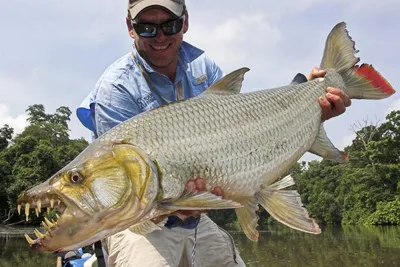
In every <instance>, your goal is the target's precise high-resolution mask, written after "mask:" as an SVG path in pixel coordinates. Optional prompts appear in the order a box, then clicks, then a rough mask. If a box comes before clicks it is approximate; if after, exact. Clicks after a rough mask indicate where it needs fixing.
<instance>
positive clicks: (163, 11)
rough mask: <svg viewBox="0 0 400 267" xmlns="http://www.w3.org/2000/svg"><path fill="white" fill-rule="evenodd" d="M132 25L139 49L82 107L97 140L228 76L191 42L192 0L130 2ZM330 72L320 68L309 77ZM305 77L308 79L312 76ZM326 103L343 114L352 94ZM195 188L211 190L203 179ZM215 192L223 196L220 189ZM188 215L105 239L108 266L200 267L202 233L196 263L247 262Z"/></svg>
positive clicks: (208, 224)
mask: <svg viewBox="0 0 400 267" xmlns="http://www.w3.org/2000/svg"><path fill="white" fill-rule="evenodd" d="M126 24H127V26H128V31H129V35H130V36H131V37H132V38H133V40H134V44H133V46H132V51H131V52H130V53H129V54H127V55H125V56H123V57H122V58H120V59H119V60H117V61H116V62H115V63H114V64H112V65H111V66H110V67H109V68H108V69H107V70H106V71H105V73H104V74H103V75H102V77H101V78H100V80H99V81H98V83H97V84H96V87H95V89H94V90H93V91H92V92H91V93H90V94H89V96H88V97H87V98H86V99H85V101H84V103H83V104H82V107H80V108H78V110H77V115H78V117H79V119H80V120H81V122H82V123H83V124H84V125H85V126H86V127H87V128H89V129H90V130H91V131H92V132H93V135H94V138H97V137H98V136H100V135H102V134H103V133H105V132H106V131H108V130H109V129H111V128H112V127H114V126H116V125H117V124H119V123H121V122H123V121H125V120H127V119H129V118H131V117H133V116H136V115H137V114H139V113H141V112H144V111H147V110H150V109H153V108H155V107H157V106H159V105H162V104H166V103H169V102H174V101H177V100H180V99H186V98H190V97H194V96H196V95H199V94H200V93H202V92H203V91H204V90H205V89H206V88H207V87H209V86H210V85H211V84H213V83H214V82H216V81H218V80H219V79H221V78H222V77H223V72H222V71H221V69H220V68H219V67H218V66H217V65H216V64H215V62H214V61H212V60H211V59H210V58H208V57H207V56H206V55H205V53H204V52H203V51H202V50H200V49H198V48H196V47H194V46H192V45H190V44H188V43H186V42H184V41H183V35H184V33H186V32H187V30H188V28H189V15H188V12H187V10H186V6H185V1H184V0H129V5H128V16H127V18H126ZM324 74H325V72H324V71H321V70H318V69H313V71H312V72H311V73H310V75H309V77H308V79H313V78H315V77H321V76H323V75H324ZM297 77H300V80H301V77H304V76H297ZM304 80H307V79H306V78H305V77H304ZM319 102H320V105H321V107H322V111H323V112H322V118H321V119H322V120H326V119H329V118H331V117H334V116H337V115H339V114H341V113H343V112H344V111H345V107H346V106H349V105H350V100H349V98H348V97H347V96H346V95H344V94H343V93H342V92H341V91H340V90H339V89H334V88H330V89H329V92H328V94H327V96H326V99H320V100H319ZM187 187H188V188H191V189H192V190H198V191H202V190H205V184H204V181H203V180H202V179H201V178H198V179H196V180H195V181H191V182H189V183H188V184H187ZM212 193H214V194H217V195H222V194H223V192H221V189H220V188H214V189H213V191H212ZM182 214H185V215H186V216H189V217H188V219H186V220H184V221H181V220H180V219H178V218H177V217H175V216H170V217H169V219H168V221H167V223H166V224H165V227H163V229H162V230H161V231H155V232H152V233H150V234H148V235H146V236H140V235H136V234H133V233H132V232H130V231H129V230H125V231H123V232H121V233H118V234H115V235H113V236H111V237H109V238H107V239H106V240H104V241H103V245H104V246H105V250H106V252H107V254H108V265H109V266H141V267H147V266H171V267H175V266H192V249H193V245H194V242H195V241H194V240H195V239H197V243H196V249H195V253H196V254H195V256H196V257H195V262H196V265H195V266H245V264H244V263H243V261H242V259H241V258H240V256H239V255H238V252H237V250H236V248H235V245H234V242H233V240H232V238H231V237H230V236H229V234H227V233H226V232H225V231H224V230H222V229H220V228H219V227H218V226H217V225H216V224H215V223H214V222H212V221H211V220H210V219H209V218H208V217H207V216H206V215H204V214H202V215H200V212H187V211H186V212H185V211H182ZM199 218H200V219H199ZM196 227H197V234H196V230H195V229H196Z"/></svg>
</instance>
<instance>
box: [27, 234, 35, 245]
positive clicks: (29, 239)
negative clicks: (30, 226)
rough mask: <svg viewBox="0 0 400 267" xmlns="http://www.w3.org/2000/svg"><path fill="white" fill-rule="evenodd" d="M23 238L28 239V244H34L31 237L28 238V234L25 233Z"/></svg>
mask: <svg viewBox="0 0 400 267" xmlns="http://www.w3.org/2000/svg"><path fill="white" fill-rule="evenodd" d="M25 238H26V241H28V243H29V245H31V246H32V245H33V244H35V241H33V239H32V238H30V237H29V235H28V234H25Z"/></svg>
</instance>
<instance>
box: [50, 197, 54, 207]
mask: <svg viewBox="0 0 400 267" xmlns="http://www.w3.org/2000/svg"><path fill="white" fill-rule="evenodd" d="M50 207H51V208H52V209H53V208H54V199H53V198H52V199H50Z"/></svg>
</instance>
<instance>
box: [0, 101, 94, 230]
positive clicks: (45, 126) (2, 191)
mask: <svg viewBox="0 0 400 267" xmlns="http://www.w3.org/2000/svg"><path fill="white" fill-rule="evenodd" d="M26 112H27V114H28V122H29V123H30V124H29V125H28V126H27V127H26V128H25V129H24V131H23V132H22V133H20V134H18V135H17V136H15V137H14V138H12V135H13V129H12V128H10V127H9V126H8V125H4V127H3V128H1V129H0V177H2V179H1V180H0V211H1V212H0V223H1V221H2V219H4V218H2V217H4V216H6V214H8V211H12V213H15V212H16V199H17V197H18V195H19V194H20V193H21V192H22V191H24V190H25V189H27V188H29V187H31V186H34V185H36V184H39V183H41V182H43V181H45V180H47V179H48V178H49V177H51V175H53V174H54V173H56V172H57V171H58V170H60V169H61V168H62V167H64V166H65V165H66V164H67V163H68V162H70V161H71V160H72V159H73V158H75V157H76V156H77V155H78V154H79V153H80V152H81V151H82V150H83V149H84V148H85V147H86V146H87V145H88V143H87V141H86V140H84V139H83V138H81V139H76V140H71V139H70V138H69V133H68V132H69V129H68V122H69V121H70V115H71V111H70V110H69V108H68V107H60V108H58V109H57V110H56V112H55V113H54V114H47V113H46V112H45V109H44V107H43V105H32V106H30V107H29V108H28V109H27V110H26ZM2 140H6V142H2ZM4 143H5V144H6V146H4V145H3V146H2V144H4ZM2 211H6V212H2Z"/></svg>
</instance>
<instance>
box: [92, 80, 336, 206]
mask: <svg viewBox="0 0 400 267" xmlns="http://www.w3.org/2000/svg"><path fill="white" fill-rule="evenodd" d="M330 75H331V76H335V74H334V73H332V74H330V73H328V74H327V75H326V76H327V77H328V76H330ZM327 80H332V79H327ZM339 85H340V84H338V83H336V84H334V83H331V84H327V83H326V82H325V81H320V80H316V81H313V82H311V83H305V84H299V85H291V86H285V87H282V88H277V89H273V90H263V91H257V92H251V93H246V94H239V95H231V96H220V95H210V96H206V97H199V98H198V99H196V100H193V101H191V102H190V103H185V101H183V102H180V103H176V104H174V105H169V106H164V107H161V108H158V109H156V110H154V111H153V112H148V113H143V114H141V115H139V116H137V117H136V118H133V119H132V120H130V121H129V122H128V123H123V124H121V125H119V126H117V128H118V129H116V130H115V132H117V133H118V134H119V135H120V137H119V138H118V136H116V135H115V134H114V133H113V134H110V135H108V134H107V133H106V134H105V135H104V136H102V137H101V140H99V141H100V142H101V141H104V142H109V141H110V139H113V138H116V139H117V140H118V139H120V140H121V139H124V138H127V136H130V138H129V143H132V144H135V146H137V147H139V148H142V149H144V151H145V152H146V153H148V154H149V156H150V158H152V159H153V160H155V161H157V162H158V163H160V165H161V167H162V170H163V172H164V175H166V176H168V175H169V174H171V173H173V175H174V176H175V179H174V180H173V181H174V182H175V183H176V184H171V181H169V180H168V179H162V180H163V183H164V184H163V188H172V189H174V190H173V191H168V192H164V194H165V196H166V197H171V198H177V197H179V196H180V195H181V194H182V190H183V187H182V186H181V185H182V184H183V183H184V182H186V181H188V180H191V179H194V178H195V177H202V178H203V179H205V180H206V183H207V185H208V187H209V188H211V187H214V186H217V185H218V186H220V187H221V188H222V189H223V190H224V193H225V194H226V195H231V192H230V191H229V190H232V191H235V194H236V195H245V196H249V195H253V194H254V193H255V192H257V191H259V190H260V186H261V184H263V182H264V179H265V177H264V175H265V174H267V173H268V172H272V171H275V172H276V174H278V175H279V174H282V171H283V170H286V168H280V169H278V170H275V169H274V166H280V165H282V163H283V162H287V163H286V165H291V164H293V163H294V162H295V161H297V160H298V159H299V158H300V157H301V155H302V154H304V153H305V152H306V151H307V150H308V149H309V148H310V147H311V145H312V143H313V142H314V140H315V137H316V135H317V133H318V131H319V125H320V119H319V116H320V107H319V105H318V102H317V101H316V99H318V97H319V96H322V95H323V94H324V92H325V88H327V87H328V86H331V87H338V86H339ZM183 114H186V118H185V116H184V119H182V115H183ZM294 118H295V119H294ZM250 154H251V155H250ZM179 163H184V165H183V166H182V164H179ZM207 169H209V170H212V171H206V170H207ZM276 174H275V175H274V176H276ZM268 176H271V174H270V175H268ZM249 177H251V180H250V179H249ZM274 178H278V177H274ZM250 181H251V182H250ZM166 183H168V185H167V184H166Z"/></svg>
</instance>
